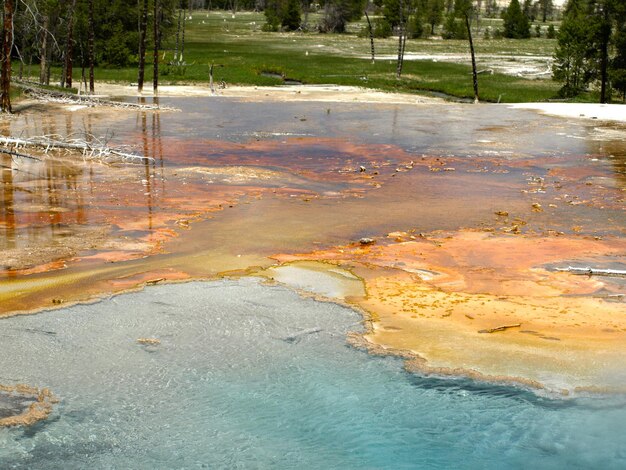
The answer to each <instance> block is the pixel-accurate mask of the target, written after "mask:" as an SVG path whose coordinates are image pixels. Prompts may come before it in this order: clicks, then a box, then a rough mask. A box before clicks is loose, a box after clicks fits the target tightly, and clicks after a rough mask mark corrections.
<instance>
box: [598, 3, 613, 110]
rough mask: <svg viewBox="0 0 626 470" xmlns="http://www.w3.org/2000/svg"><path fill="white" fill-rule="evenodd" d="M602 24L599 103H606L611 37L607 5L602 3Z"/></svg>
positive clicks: (607, 99)
mask: <svg viewBox="0 0 626 470" xmlns="http://www.w3.org/2000/svg"><path fill="white" fill-rule="evenodd" d="M603 10H604V11H603V15H602V16H603V18H602V26H601V28H602V29H601V31H600V41H601V43H600V103H608V101H609V99H610V93H608V92H607V86H606V85H607V81H608V66H609V40H610V39H611V20H610V18H609V7H608V5H604V8H603ZM607 95H609V96H607Z"/></svg>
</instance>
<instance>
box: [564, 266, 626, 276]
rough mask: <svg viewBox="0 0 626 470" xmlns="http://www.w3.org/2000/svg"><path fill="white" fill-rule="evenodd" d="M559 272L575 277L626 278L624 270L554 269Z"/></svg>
mask: <svg viewBox="0 0 626 470" xmlns="http://www.w3.org/2000/svg"><path fill="white" fill-rule="evenodd" d="M556 270H557V271H560V272H569V273H572V274H577V275H587V276H626V270H624V269H599V268H592V267H589V266H587V267H584V268H577V267H574V266H568V267H567V268H556Z"/></svg>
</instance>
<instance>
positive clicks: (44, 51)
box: [39, 15, 50, 85]
mask: <svg viewBox="0 0 626 470" xmlns="http://www.w3.org/2000/svg"><path fill="white" fill-rule="evenodd" d="M49 24H50V17H49V16H48V15H44V17H43V27H42V30H43V31H42V33H41V58H40V63H39V83H40V84H42V85H45V84H46V78H47V76H48V70H47V69H48V66H47V62H48V34H49V33H48V26H49Z"/></svg>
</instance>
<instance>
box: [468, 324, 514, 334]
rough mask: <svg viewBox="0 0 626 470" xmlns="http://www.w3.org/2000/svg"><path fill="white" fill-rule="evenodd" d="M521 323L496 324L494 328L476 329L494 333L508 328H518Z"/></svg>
mask: <svg viewBox="0 0 626 470" xmlns="http://www.w3.org/2000/svg"><path fill="white" fill-rule="evenodd" d="M520 326H522V324H521V323H513V324H511V325H502V326H496V327H495V328H488V329H486V330H478V332H479V333H496V332H498V331H504V330H508V329H509V328H519V327H520Z"/></svg>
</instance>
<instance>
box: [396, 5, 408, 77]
mask: <svg viewBox="0 0 626 470" xmlns="http://www.w3.org/2000/svg"><path fill="white" fill-rule="evenodd" d="M404 13H405V12H404V0H400V23H399V25H398V62H397V64H396V78H397V79H399V78H400V77H401V76H402V66H403V65H404V48H405V46H406V19H405V15H404Z"/></svg>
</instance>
